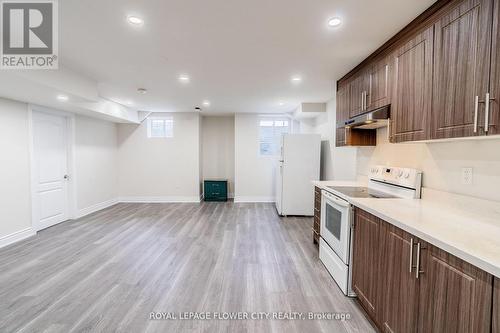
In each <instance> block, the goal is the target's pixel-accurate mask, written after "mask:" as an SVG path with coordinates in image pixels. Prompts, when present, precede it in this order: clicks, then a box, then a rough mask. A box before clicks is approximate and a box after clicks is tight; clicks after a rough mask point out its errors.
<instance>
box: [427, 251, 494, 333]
mask: <svg viewBox="0 0 500 333" xmlns="http://www.w3.org/2000/svg"><path fill="white" fill-rule="evenodd" d="M422 270H423V273H422V274H421V275H420V278H419V280H420V312H419V325H418V326H419V331H420V332H422V333H424V332H457V333H459V332H463V333H479V332H485V333H486V332H490V328H491V319H492V318H491V303H492V293H493V288H492V284H493V281H492V276H491V275H490V274H488V273H486V272H484V271H482V270H480V269H479V268H477V267H475V266H473V265H471V264H469V263H466V262H464V261H463V260H461V259H458V258H457V257H454V256H452V255H451V254H449V253H446V252H445V251H443V250H441V249H438V248H437V247H435V246H432V245H429V244H428V245H427V248H426V250H424V252H423V254H422Z"/></svg>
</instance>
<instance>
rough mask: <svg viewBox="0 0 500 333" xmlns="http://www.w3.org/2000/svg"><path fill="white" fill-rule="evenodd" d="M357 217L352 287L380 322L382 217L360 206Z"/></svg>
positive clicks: (370, 312)
mask: <svg viewBox="0 0 500 333" xmlns="http://www.w3.org/2000/svg"><path fill="white" fill-rule="evenodd" d="M355 219H356V220H355V224H354V225H355V227H354V237H353V271H352V287H353V290H354V292H355V293H356V295H357V296H358V299H359V301H360V302H361V304H362V305H363V307H364V308H365V310H366V312H367V313H368V315H369V316H370V317H371V318H372V320H373V321H375V322H376V323H379V315H380V307H381V301H380V287H381V286H380V278H382V274H381V271H380V256H381V242H380V228H381V225H382V221H381V220H380V219H378V218H377V217H375V216H373V215H370V214H368V213H366V212H364V211H362V210H360V209H356V212H355Z"/></svg>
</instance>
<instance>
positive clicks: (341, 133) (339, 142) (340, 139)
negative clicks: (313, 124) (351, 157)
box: [335, 127, 347, 147]
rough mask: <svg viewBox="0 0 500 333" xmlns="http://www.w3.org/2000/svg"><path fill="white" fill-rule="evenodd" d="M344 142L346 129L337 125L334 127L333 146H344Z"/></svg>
mask: <svg viewBox="0 0 500 333" xmlns="http://www.w3.org/2000/svg"><path fill="white" fill-rule="evenodd" d="M346 144H347V142H346V129H345V127H337V128H336V129H335V147H344V146H345V145H346Z"/></svg>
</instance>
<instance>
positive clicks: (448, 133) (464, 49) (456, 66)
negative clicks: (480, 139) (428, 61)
mask: <svg viewBox="0 0 500 333" xmlns="http://www.w3.org/2000/svg"><path fill="white" fill-rule="evenodd" d="M492 5H493V0H466V1H461V2H458V3H457V4H456V5H455V6H454V7H453V8H451V9H450V10H449V11H447V13H446V15H444V16H443V17H441V18H440V19H439V21H437V22H436V24H435V25H434V35H435V37H434V83H433V108H432V115H433V117H432V138H433V139H441V138H455V137H467V136H474V135H482V134H484V133H485V132H484V111H485V96H486V93H487V92H488V85H489V71H490V45H491V29H492ZM476 96H477V99H478V101H479V103H478V104H477V113H476ZM476 121H477V125H476V126H475V123H476Z"/></svg>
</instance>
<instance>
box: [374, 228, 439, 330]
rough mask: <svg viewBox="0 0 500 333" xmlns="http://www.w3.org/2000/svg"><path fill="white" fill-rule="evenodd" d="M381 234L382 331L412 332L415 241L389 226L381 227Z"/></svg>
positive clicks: (415, 304)
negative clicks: (382, 242)
mask: <svg viewBox="0 0 500 333" xmlns="http://www.w3.org/2000/svg"><path fill="white" fill-rule="evenodd" d="M383 235H384V238H385V240H384V244H385V246H384V252H383V256H382V262H381V266H382V271H383V276H384V277H385V280H384V281H383V285H384V289H383V292H382V293H383V294H384V295H385V296H384V301H383V304H384V307H383V311H382V329H383V331H384V332H395V333H396V332H404V333H412V332H416V331H417V320H418V297H419V285H418V280H417V279H416V278H415V271H414V267H413V265H414V263H415V259H416V251H415V249H416V243H417V242H418V240H417V239H416V238H414V237H413V236H412V235H410V234H408V233H406V232H404V231H403V230H401V229H399V228H396V227H394V226H392V225H389V224H385V232H383ZM412 244H413V246H412ZM410 267H411V272H410ZM429 332H430V331H429Z"/></svg>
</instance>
